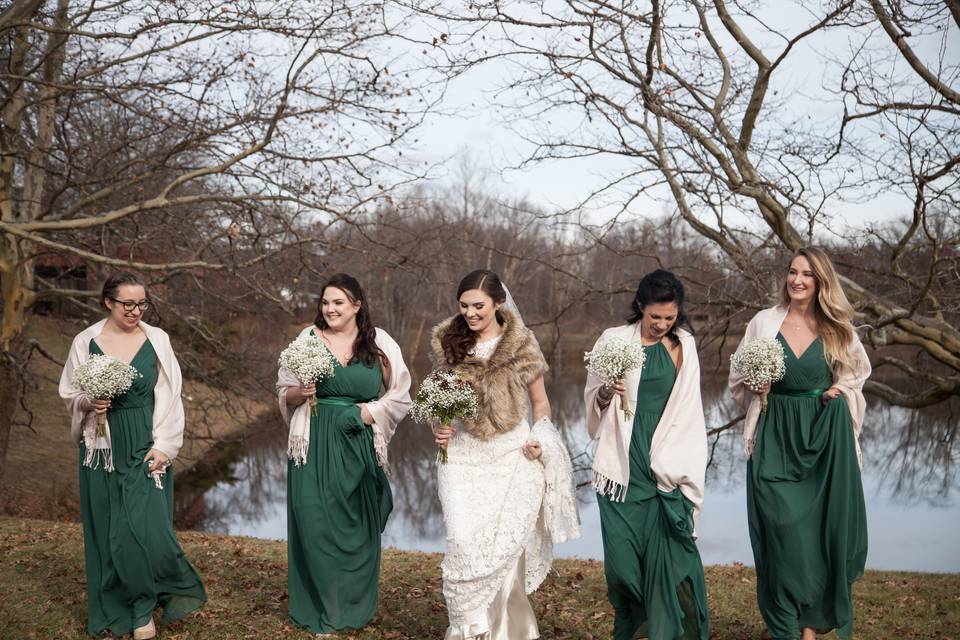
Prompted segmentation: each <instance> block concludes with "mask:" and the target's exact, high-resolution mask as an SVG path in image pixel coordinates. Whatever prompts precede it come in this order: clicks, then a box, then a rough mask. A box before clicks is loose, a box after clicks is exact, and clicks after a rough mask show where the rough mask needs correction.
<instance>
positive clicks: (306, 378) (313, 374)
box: [279, 334, 336, 416]
mask: <svg viewBox="0 0 960 640" xmlns="http://www.w3.org/2000/svg"><path fill="white" fill-rule="evenodd" d="M279 363H280V366H281V367H283V368H284V369H287V370H288V371H290V373H292V374H293V375H294V376H295V377H296V378H297V380H299V381H300V384H302V385H308V384H310V383H311V382H318V381H320V380H322V379H323V378H327V377H329V376H332V375H333V370H334V366H335V365H336V361H335V360H334V358H333V353H331V351H330V349H328V348H327V345H325V344H324V343H323V340H321V339H320V338H319V337H317V336H315V335H313V334H307V335H305V336H300V337H299V338H297V339H296V340H294V341H293V342H291V343H290V346H288V347H287V348H286V349H284V350H283V351H282V352H280V361H279ZM310 415H314V416H315V415H317V398H316V396H310Z"/></svg>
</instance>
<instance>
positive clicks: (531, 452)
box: [522, 440, 543, 460]
mask: <svg viewBox="0 0 960 640" xmlns="http://www.w3.org/2000/svg"><path fill="white" fill-rule="evenodd" d="M522 450H523V455H524V456H526V458H527V460H538V459H539V458H540V456H541V455H543V450H542V449H541V448H540V443H539V442H537V441H536V440H531V441H530V442H527V443H526V444H524V445H523V447H522Z"/></svg>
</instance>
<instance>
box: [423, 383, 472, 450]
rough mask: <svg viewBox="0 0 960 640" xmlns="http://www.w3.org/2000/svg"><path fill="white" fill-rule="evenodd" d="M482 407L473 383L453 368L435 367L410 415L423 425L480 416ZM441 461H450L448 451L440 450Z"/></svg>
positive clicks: (447, 422)
mask: <svg viewBox="0 0 960 640" xmlns="http://www.w3.org/2000/svg"><path fill="white" fill-rule="evenodd" d="M478 410H479V407H478V401H477V392H476V390H474V388H473V387H472V386H470V383H469V382H467V381H466V380H463V379H461V378H460V377H458V376H457V375H456V374H455V373H453V372H452V371H444V370H435V371H432V372H431V373H430V375H428V376H427V377H426V378H424V380H423V382H422V383H420V389H419V390H418V391H417V398H416V400H414V402H413V407H412V408H411V409H410V415H411V416H413V419H414V420H415V421H417V422H419V423H421V424H428V423H431V422H439V423H440V424H449V423H450V422H451V421H452V420H453V419H454V418H460V419H461V420H462V419H463V418H476V417H477V412H478ZM437 462H438V463H440V464H446V463H447V450H446V449H440V450H439V451H437Z"/></svg>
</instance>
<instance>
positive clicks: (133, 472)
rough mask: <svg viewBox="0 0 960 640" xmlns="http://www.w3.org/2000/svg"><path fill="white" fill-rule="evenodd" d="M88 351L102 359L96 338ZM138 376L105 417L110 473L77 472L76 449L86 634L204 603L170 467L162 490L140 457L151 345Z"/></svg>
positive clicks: (148, 432)
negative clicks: (177, 527)
mask: <svg viewBox="0 0 960 640" xmlns="http://www.w3.org/2000/svg"><path fill="white" fill-rule="evenodd" d="M90 353H91V354H100V353H103V351H101V349H100V347H99V346H98V345H97V343H96V341H95V340H91V341H90ZM130 364H131V365H133V366H134V367H135V368H136V369H137V371H139V372H140V375H141V376H142V377H141V378H137V379H136V380H135V381H134V383H133V386H132V387H131V388H130V390H129V391H127V392H126V393H125V394H123V395H122V396H119V397H116V398H114V399H113V401H112V402H111V406H110V409H109V410H108V411H107V421H108V422H109V425H110V439H111V444H112V446H113V464H114V471H112V472H109V473H108V472H106V471H104V470H103V469H90V468H88V467H85V466H83V457H84V453H85V449H84V447H83V446H82V445H81V447H80V515H81V518H82V519H83V543H84V544H83V550H84V560H85V561H86V569H87V631H88V632H89V633H90V634H92V635H96V634H100V633H103V632H105V631H107V630H109V631H111V632H113V634H114V635H118V636H119V635H122V634H126V633H130V632H131V631H132V630H133V629H136V628H137V627H140V626H143V625H145V624H147V622H149V620H150V617H151V615H152V614H153V610H154V609H155V608H156V607H157V606H160V607H162V608H163V620H164V622H170V621H172V620H177V619H178V618H182V617H183V616H185V615H187V614H189V613H191V612H193V611H195V610H197V609H199V608H200V607H201V606H203V603H204V602H206V601H207V593H206V591H205V590H204V588H203V583H202V582H201V581H200V576H198V575H197V572H196V571H195V570H194V569H193V567H192V566H190V563H189V562H188V561H187V559H186V557H184V555H183V550H182V549H181V548H180V543H179V542H177V537H176V534H175V533H174V531H173V468H172V467H171V468H169V469H167V473H166V474H165V476H164V479H163V489H158V488H157V487H156V484H155V483H154V480H153V478H152V477H151V476H150V475H149V474H148V465H147V463H145V462H144V461H143V458H144V457H145V456H146V455H147V452H149V451H150V448H151V447H152V446H153V388H154V386H155V385H156V383H157V375H158V372H157V354H156V352H155V351H154V350H153V345H152V344H151V343H150V341H149V340H147V341H146V342H144V343H143V346H142V347H140V350H139V351H138V352H137V354H136V355H135V356H134V358H133V361H132V362H131V363H130Z"/></svg>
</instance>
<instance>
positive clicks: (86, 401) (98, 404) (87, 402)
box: [80, 396, 110, 415]
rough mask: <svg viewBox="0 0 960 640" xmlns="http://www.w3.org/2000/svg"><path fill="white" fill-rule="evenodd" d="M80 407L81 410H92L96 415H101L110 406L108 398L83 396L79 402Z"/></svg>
mask: <svg viewBox="0 0 960 640" xmlns="http://www.w3.org/2000/svg"><path fill="white" fill-rule="evenodd" d="M80 408H81V409H83V411H93V412H94V413H96V414H97V415H102V414H104V413H106V412H107V409H109V408H110V400H109V399H108V400H97V399H96V398H88V397H86V396H84V398H83V400H82V401H81V403H80Z"/></svg>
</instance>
